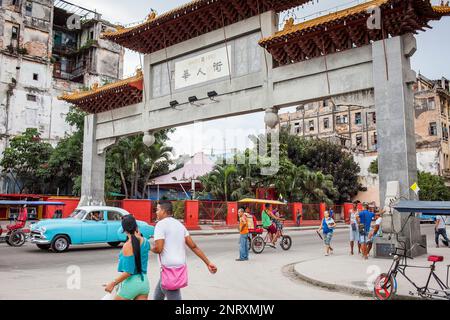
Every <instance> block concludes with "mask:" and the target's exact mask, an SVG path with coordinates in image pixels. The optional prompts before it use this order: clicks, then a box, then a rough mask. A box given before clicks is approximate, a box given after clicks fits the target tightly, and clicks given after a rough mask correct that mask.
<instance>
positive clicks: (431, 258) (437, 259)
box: [428, 256, 444, 262]
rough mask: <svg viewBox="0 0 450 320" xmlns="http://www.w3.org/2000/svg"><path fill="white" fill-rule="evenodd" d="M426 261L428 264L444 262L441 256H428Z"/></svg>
mask: <svg viewBox="0 0 450 320" xmlns="http://www.w3.org/2000/svg"><path fill="white" fill-rule="evenodd" d="M428 261H430V262H442V261H444V257H443V256H429V257H428Z"/></svg>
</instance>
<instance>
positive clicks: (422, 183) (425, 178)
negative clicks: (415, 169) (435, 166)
mask: <svg viewBox="0 0 450 320" xmlns="http://www.w3.org/2000/svg"><path fill="white" fill-rule="evenodd" d="M418 180H419V182H418V185H419V188H420V191H419V198H420V200H423V201H449V200H450V189H449V188H448V187H447V186H446V185H445V181H444V178H442V177H440V176H436V175H433V174H431V173H428V172H419V173H418Z"/></svg>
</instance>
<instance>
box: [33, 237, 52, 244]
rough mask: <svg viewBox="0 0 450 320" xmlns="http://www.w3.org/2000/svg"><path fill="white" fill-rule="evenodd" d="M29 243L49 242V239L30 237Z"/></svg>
mask: <svg viewBox="0 0 450 320" xmlns="http://www.w3.org/2000/svg"><path fill="white" fill-rule="evenodd" d="M31 243H35V244H50V241H48V240H46V239H33V238H31Z"/></svg>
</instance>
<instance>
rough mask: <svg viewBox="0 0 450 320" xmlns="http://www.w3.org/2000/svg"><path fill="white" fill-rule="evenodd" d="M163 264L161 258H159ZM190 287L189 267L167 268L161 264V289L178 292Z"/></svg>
mask: <svg viewBox="0 0 450 320" xmlns="http://www.w3.org/2000/svg"><path fill="white" fill-rule="evenodd" d="M159 261H160V263H161V256H160V257H159ZM187 285H188V273H187V266H186V265H185V264H184V265H182V266H180V267H166V266H164V265H163V264H162V263H161V287H162V288H163V289H164V290H169V291H173V290H178V289H181V288H185V287H187Z"/></svg>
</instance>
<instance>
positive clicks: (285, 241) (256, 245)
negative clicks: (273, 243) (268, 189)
mask: <svg viewBox="0 0 450 320" xmlns="http://www.w3.org/2000/svg"><path fill="white" fill-rule="evenodd" d="M239 203H240V204H247V205H251V204H254V205H255V204H256V205H260V206H264V205H265V204H266V203H267V204H270V205H272V206H285V205H286V203H284V202H281V201H276V200H264V199H250V198H246V199H243V200H241V201H239ZM256 207H258V206H256ZM260 211H262V210H260ZM247 221H248V229H249V249H252V251H253V252H254V253H256V254H260V253H262V252H263V251H264V249H265V247H266V245H268V243H269V242H270V241H269V233H268V231H267V230H265V229H264V228H263V226H262V225H261V224H258V221H257V218H256V216H255V214H252V215H251V217H247ZM264 232H265V236H263V234H264ZM278 235H279V240H278V241H280V242H279V243H280V247H281V248H282V249H283V250H289V249H290V248H291V246H292V238H291V237H290V236H287V235H285V234H283V230H282V229H281V230H278Z"/></svg>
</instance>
